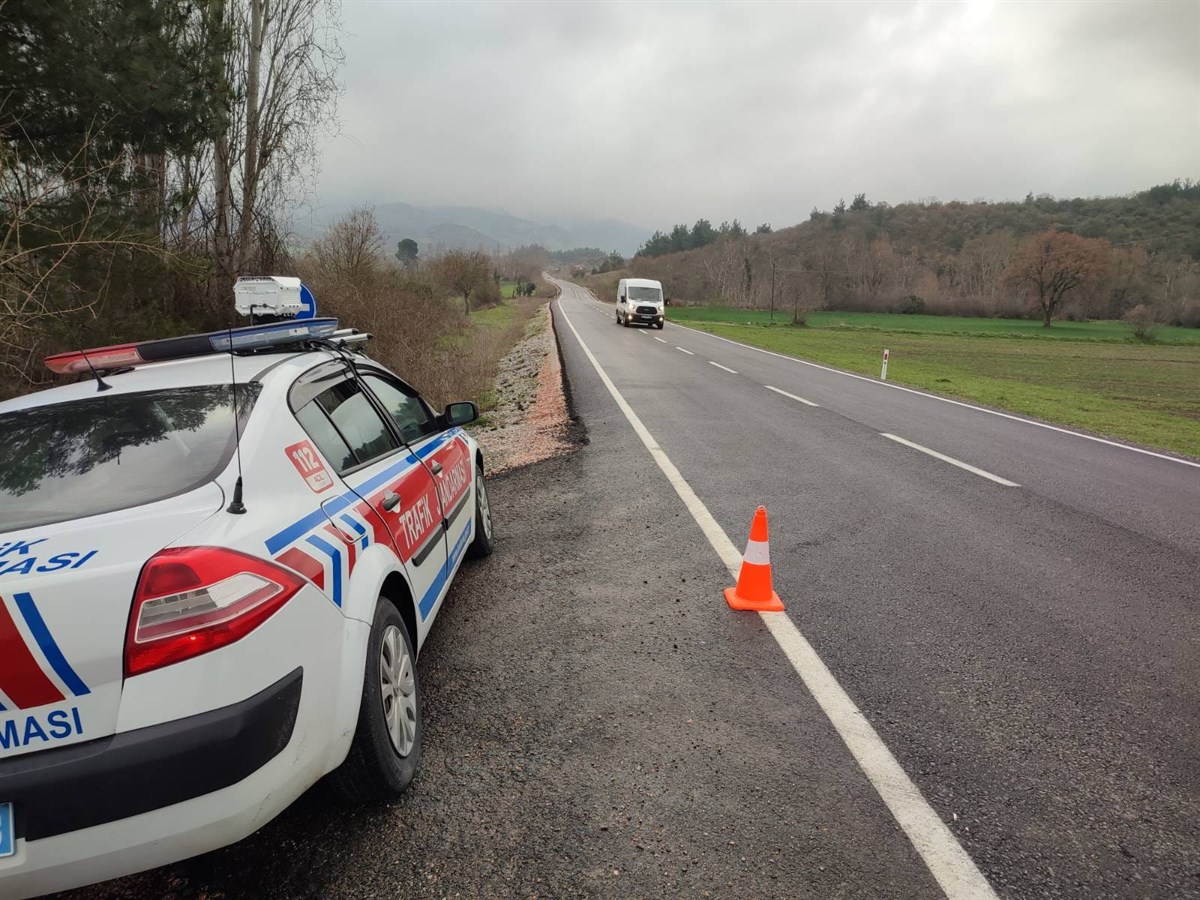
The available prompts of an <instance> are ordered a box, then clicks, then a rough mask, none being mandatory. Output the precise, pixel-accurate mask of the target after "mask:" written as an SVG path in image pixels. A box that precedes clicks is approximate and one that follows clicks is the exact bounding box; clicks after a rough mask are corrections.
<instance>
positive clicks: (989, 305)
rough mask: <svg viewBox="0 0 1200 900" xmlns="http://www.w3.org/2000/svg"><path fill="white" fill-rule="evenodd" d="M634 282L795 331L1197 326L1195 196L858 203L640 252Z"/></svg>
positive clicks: (1185, 191) (1199, 270) (1199, 217)
mask: <svg viewBox="0 0 1200 900" xmlns="http://www.w3.org/2000/svg"><path fill="white" fill-rule="evenodd" d="M702 221H703V220H702ZM676 230H679V229H678V228H677V229H676ZM701 234H702V235H706V234H707V232H706V230H705V229H703V228H702V229H701ZM630 269H631V271H633V272H634V273H635V274H637V275H643V276H645V277H650V278H658V279H660V280H662V281H663V282H664V284H665V285H666V286H667V292H668V294H669V295H671V296H672V297H673V298H674V299H677V300H680V301H683V302H691V303H727V304H730V305H733V306H739V307H755V308H767V307H769V306H778V307H781V308H790V309H793V310H794V311H795V312H796V314H797V315H798V316H799V317H800V318H803V315H802V312H803V310H807V309H817V308H826V309H842V310H863V311H888V312H910V313H912V312H926V313H942V314H959V315H976V316H1008V317H1022V316H1027V315H1037V316H1038V317H1040V318H1042V319H1043V320H1044V322H1049V321H1052V320H1053V319H1054V318H1055V317H1059V316H1066V317H1070V318H1109V319H1112V318H1121V317H1124V316H1129V315H1131V314H1133V315H1134V317H1135V318H1139V319H1140V320H1152V321H1156V322H1168V323H1172V324H1181V325H1190V326H1200V187H1198V186H1197V185H1196V184H1194V183H1192V182H1190V181H1175V182H1172V183H1169V184H1165V185H1158V186H1155V187H1153V188H1151V189H1149V190H1147V191H1143V192H1141V193H1139V194H1136V195H1133V196H1131V197H1119V198H1101V199H1095V200H1081V199H1075V200H1058V199H1055V198H1052V197H1047V196H1041V197H1035V196H1032V195H1030V196H1029V197H1027V198H1026V199H1025V200H1024V201H1023V202H1018V203H986V202H982V201H978V202H975V203H958V202H951V203H941V202H938V201H936V200H926V201H922V202H919V203H905V204H898V205H896V206H890V205H888V204H885V203H872V202H870V201H869V200H867V198H866V196H865V195H863V194H858V195H856V196H855V197H854V200H853V201H852V202H851V203H850V204H847V203H845V202H844V201H842V202H839V203H838V204H837V205H836V206H835V207H834V209H833V210H831V211H828V212H826V211H820V210H813V212H812V213H811V214H810V215H809V217H808V220H807V221H806V222H804V223H802V224H800V225H798V226H794V227H791V228H785V229H780V230H778V231H768V230H766V229H763V230H762V231H761V232H759V233H756V234H753V235H747V234H744V233H743V234H741V235H736V236H735V235H732V234H727V235H718V237H717V238H715V239H713V240H711V241H708V242H707V243H703V244H702V245H701V246H700V247H697V248H689V249H686V250H683V251H680V252H674V253H663V254H646V253H642V254H639V256H637V257H635V258H634V260H633V261H632V263H631V265H630Z"/></svg>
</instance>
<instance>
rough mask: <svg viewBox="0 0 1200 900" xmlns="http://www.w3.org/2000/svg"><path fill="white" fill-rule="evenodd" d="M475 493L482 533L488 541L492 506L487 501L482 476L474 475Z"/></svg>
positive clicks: (490, 530)
mask: <svg viewBox="0 0 1200 900" xmlns="http://www.w3.org/2000/svg"><path fill="white" fill-rule="evenodd" d="M475 493H476V495H477V496H478V497H479V517H480V518H481V519H483V533H484V536H485V537H487V539H488V540H489V541H490V540H491V539H492V506H491V504H490V503H488V495H487V486H486V485H485V484H484V483H483V476H482V475H476V476H475Z"/></svg>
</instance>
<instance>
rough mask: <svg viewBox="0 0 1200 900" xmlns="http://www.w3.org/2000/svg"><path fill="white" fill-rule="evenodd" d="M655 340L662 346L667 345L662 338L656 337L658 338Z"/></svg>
mask: <svg viewBox="0 0 1200 900" xmlns="http://www.w3.org/2000/svg"><path fill="white" fill-rule="evenodd" d="M655 340H656V341H658V342H659V343H660V344H665V343H666V341H664V340H663V339H662V338H660V337H656V338H655Z"/></svg>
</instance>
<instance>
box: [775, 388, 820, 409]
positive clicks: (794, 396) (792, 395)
mask: <svg viewBox="0 0 1200 900" xmlns="http://www.w3.org/2000/svg"><path fill="white" fill-rule="evenodd" d="M763 387H765V388H766V389H767V390H768V391H774V392H775V393H777V394H783V396H785V397H790V398H791V399H793V400H799V401H800V402H801V403H803V404H804V405H805V406H820V405H821V404H819V403H813V402H812V401H811V400H805V399H804V398H803V397H797V396H796V395H795V394H789V393H788V392H787V391H781V390H780V389H779V388H777V387H771V386H770V385H769V384H764V385H763Z"/></svg>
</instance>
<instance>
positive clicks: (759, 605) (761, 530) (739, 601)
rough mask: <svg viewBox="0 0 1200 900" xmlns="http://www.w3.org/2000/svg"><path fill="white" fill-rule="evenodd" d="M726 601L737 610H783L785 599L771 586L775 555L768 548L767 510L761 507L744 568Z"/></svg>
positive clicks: (751, 526) (726, 589) (756, 517)
mask: <svg viewBox="0 0 1200 900" xmlns="http://www.w3.org/2000/svg"><path fill="white" fill-rule="evenodd" d="M725 602H726V603H728V604H729V605H730V607H731V608H733V609H750V610H755V611H756V612H783V601H782V600H780V599H779V595H778V594H776V593H775V591H774V590H772V588H771V554H770V551H768V549H767V510H766V508H765V507H762V506H760V507H759V508H758V509H757V510H755V512H754V521H753V522H752V523H751V525H750V540H749V542H748V543H747V544H746V552H745V553H744V554H742V571H741V572H740V573H739V574H738V583H737V587H736V588H725Z"/></svg>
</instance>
